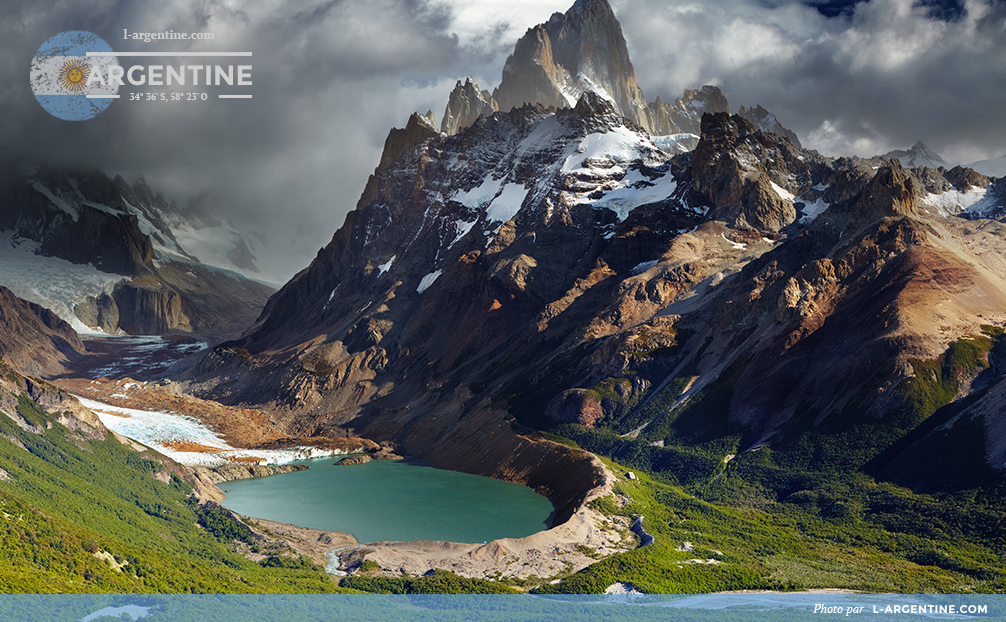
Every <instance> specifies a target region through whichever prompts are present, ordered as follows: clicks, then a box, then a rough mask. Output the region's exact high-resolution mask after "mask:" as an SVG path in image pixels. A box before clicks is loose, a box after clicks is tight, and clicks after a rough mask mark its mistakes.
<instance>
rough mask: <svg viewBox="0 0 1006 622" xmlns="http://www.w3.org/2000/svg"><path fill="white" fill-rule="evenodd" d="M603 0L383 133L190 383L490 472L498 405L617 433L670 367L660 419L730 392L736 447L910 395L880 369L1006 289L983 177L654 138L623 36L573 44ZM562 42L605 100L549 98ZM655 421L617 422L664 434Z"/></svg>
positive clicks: (729, 134)
mask: <svg viewBox="0 0 1006 622" xmlns="http://www.w3.org/2000/svg"><path fill="white" fill-rule="evenodd" d="M602 5H603V6H602ZM605 9H607V5H606V3H604V2H601V1H600V0H581V1H580V2H577V4H576V5H574V7H573V9H571V10H570V12H569V13H567V14H566V15H564V16H563V15H560V16H553V18H552V19H550V20H549V23H548V24H543V25H541V26H538V27H536V28H533V29H531V30H530V31H529V32H528V34H527V35H525V37H524V38H522V39H521V41H520V42H518V44H517V46H516V48H515V51H514V54H513V55H512V56H511V57H510V60H508V67H510V70H508V72H506V71H505V72H504V78H503V80H504V82H503V84H501V86H500V87H499V88H498V89H497V90H496V92H494V93H493V95H492V99H493V100H495V102H496V103H497V104H498V108H499V110H498V111H496V110H495V109H494V111H493V112H492V114H487V113H485V112H484V111H485V110H486V107H485V105H484V104H483V105H481V108H480V107H478V106H474V107H473V106H467V107H466V106H462V105H459V100H460V99H468V100H469V103H471V102H470V100H471V99H472V98H475V97H476V96H477V97H478V98H481V101H483V102H484V103H489V104H490V105H489V108H490V109H492V108H493V106H492V105H491V102H490V100H489V99H488V98H487V97H486V93H485V92H484V91H482V90H480V89H479V88H478V87H477V85H475V84H474V82H471V81H467V82H466V83H464V84H461V85H460V88H459V89H456V91H455V93H456V94H457V97H454V96H452V103H451V104H449V106H448V112H449V114H448V115H447V116H450V117H452V118H453V119H458V120H460V119H465V121H464V122H460V121H459V122H458V123H457V126H456V127H457V131H456V132H455V133H453V134H451V133H450V132H440V131H438V129H437V127H436V124H435V122H434V119H433V118H432V115H431V114H427V115H420V114H414V115H413V116H412V117H411V118H410V119H409V122H408V124H407V125H406V127H405V128H404V129H394V130H392V131H391V132H390V133H389V135H388V139H387V141H386V143H385V150H384V153H383V155H382V157H381V161H380V164H379V166H378V167H377V169H376V170H375V171H374V174H373V175H372V176H371V178H370V180H369V181H368V184H367V187H366V189H365V190H364V192H363V195H362V196H361V198H360V200H359V202H358V204H357V208H356V209H355V210H354V211H353V212H351V213H350V214H349V215H348V217H347V219H346V222H345V224H344V225H343V227H342V228H340V229H339V230H338V231H337V232H336V233H335V235H334V237H333V239H332V241H331V243H330V244H329V245H327V246H326V247H325V248H323V249H322V250H321V251H320V252H319V254H318V256H317V258H316V259H315V260H314V262H312V264H311V265H310V266H309V267H308V268H307V269H305V270H304V271H303V272H301V273H300V274H298V275H297V276H296V277H294V279H292V280H291V281H290V282H289V283H287V284H286V285H285V286H284V287H283V288H282V289H281V290H280V291H279V292H277V293H276V294H275V295H274V296H273V297H272V298H270V300H269V302H268V303H267V305H266V307H265V309H264V310H263V313H262V315H261V317H260V318H259V320H258V321H257V322H256V323H255V324H254V325H253V326H252V327H251V328H250V329H249V330H248V331H247V332H246V333H245V334H244V335H243V336H242V337H241V338H240V339H238V340H235V341H233V342H230V343H228V344H224V345H222V346H221V347H219V348H217V349H215V350H214V351H213V352H212V353H210V354H209V355H208V357H207V358H206V359H205V360H204V361H203V364H202V365H201V367H200V369H199V370H198V373H199V380H200V384H199V385H198V386H199V387H200V388H201V390H202V391H205V393H206V395H210V396H217V397H221V398H223V397H224V396H226V399H227V400H230V401H237V402H243V403H250V404H260V405H264V406H266V407H271V408H277V409H278V410H279V412H282V419H283V421H284V424H285V425H287V426H289V429H291V430H295V431H297V432H298V433H301V434H303V433H306V432H310V433H311V434H322V435H323V434H330V435H339V434H342V433H344V432H345V431H346V430H350V429H351V430H352V431H353V432H354V433H357V434H362V435H364V436H368V437H374V438H378V439H395V440H397V441H398V442H401V443H403V445H404V446H405V447H406V449H407V450H408V451H409V452H410V453H412V454H413V455H417V456H423V457H427V458H429V459H433V460H436V461H437V464H439V465H441V466H445V467H448V468H457V469H462V470H469V471H473V472H481V473H489V474H493V473H495V474H497V475H499V473H498V472H496V471H493V469H494V468H496V466H498V465H496V463H492V464H489V463H491V462H492V461H491V460H488V459H485V456H487V455H494V456H495V455H497V454H499V452H501V451H512V452H513V454H514V455H518V454H520V453H521V451H523V450H520V449H518V448H519V447H523V445H522V443H523V441H521V440H519V439H517V438H516V437H514V436H513V434H512V433H511V432H508V431H506V430H508V429H509V428H508V426H507V424H506V421H508V417H510V416H514V417H517V418H518V419H520V420H521V421H528V422H535V425H555V424H560V423H575V424H579V425H582V426H586V427H588V428H589V427H592V426H601V427H606V428H608V429H611V430H615V431H617V432H619V433H620V434H624V433H628V432H629V431H631V428H630V427H629V426H630V424H631V423H632V422H633V421H634V419H633V417H635V416H638V415H636V414H633V413H635V412H636V410H635V408H636V407H634V406H632V404H639V403H642V402H644V401H645V400H647V399H649V397H652V396H653V391H654V390H655V389H654V387H665V386H681V387H689V388H688V393H687V394H686V395H685V396H684V397H683V398H682V399H686V402H684V403H683V404H684V405H683V406H682V408H684V409H685V410H684V411H683V412H684V413H685V414H683V415H682V417H693V419H687V418H686V419H684V420H685V421H701V420H703V418H704V417H707V416H711V415H707V414H704V413H705V411H702V408H703V406H701V404H702V402H701V401H700V402H697V403H696V404H697V405H696V404H692V403H689V402H687V397H688V396H689V395H695V394H696V393H700V392H702V391H704V390H709V391H713V390H715V391H717V395H725V396H728V397H727V398H725V399H724V400H723V401H722V402H717V404H718V406H717V407H716V414H715V417H717V418H718V419H717V421H723V422H729V425H731V426H737V430H738V431H737V434H740V435H742V438H743V440H742V442H741V445H743V446H752V445H754V444H757V443H764V442H774V441H776V440H779V439H785V438H787V437H786V435H785V434H784V431H785V430H788V429H791V428H793V429H800V430H802V429H804V428H814V427H815V426H818V425H819V424H820V422H822V421H827V422H828V425H829V426H832V427H833V428H834V429H838V430H841V429H845V426H847V425H851V424H849V423H848V422H847V421H848V420H847V419H845V417H846V416H847V413H848V412H851V410H854V411H855V417H867V418H870V420H878V421H887V419H885V417H889V416H893V415H889V413H901V412H905V409H909V410H910V409H911V408H914V406H913V405H912V403H909V402H906V401H905V400H906V399H907V398H905V395H906V394H905V393H904V392H903V391H902V390H901V389H896V390H892V389H891V387H903V386H905V384H906V383H908V382H910V381H911V378H912V375H911V372H910V370H911V369H912V367H911V363H910V362H909V361H910V360H921V359H925V360H930V359H937V358H938V357H940V356H942V355H943V354H944V351H945V350H946V348H947V344H948V340H950V341H953V340H955V339H957V338H960V337H964V336H966V335H969V334H975V331H980V330H981V328H980V327H981V325H982V324H985V323H987V322H988V320H987V318H989V317H998V316H996V315H995V314H996V313H1000V314H1001V312H1002V311H1001V310H1002V309H1004V308H1006V295H1004V294H1003V292H1004V291H1006V281H1004V277H1003V276H1002V275H1003V270H1002V267H1003V263H1002V256H1003V251H1004V248H1003V244H1002V238H1001V236H1000V234H1001V232H1002V231H1003V230H1002V224H1001V223H999V222H998V221H995V220H989V218H990V217H995V216H998V215H999V214H1001V210H1002V205H1003V201H1002V200H1001V199H1000V198H999V197H1000V196H1003V195H1002V194H1001V193H1000V192H999V190H998V188H997V187H996V186H994V185H993V186H990V180H989V179H988V178H987V177H984V176H982V175H979V174H977V173H975V172H974V171H972V170H969V169H963V168H960V167H957V168H954V169H951V170H949V171H948V170H946V169H945V168H943V169H936V168H933V167H929V168H926V169H921V168H906V167H905V165H903V164H902V161H901V158H902V157H906V158H907V162H908V164H909V165H915V166H918V165H920V164H922V163H923V162H929V163H930V164H935V163H936V158H937V156H935V155H933V154H931V153H930V152H928V150H927V149H925V148H924V146H922V145H917V146H916V148H913V149H914V151H911V152H906V154H905V155H904V156H899V155H897V154H894V155H891V156H890V157H891V160H890V161H886V162H884V161H879V160H876V159H872V160H863V159H858V158H838V159H831V158H826V157H823V156H821V155H820V154H818V153H816V152H813V151H809V150H804V149H801V148H799V147H798V146H797V145H796V144H795V143H794V142H793V140H792V139H790V138H785V137H783V136H781V135H780V132H779V130H778V128H776V127H775V126H774V125H773V126H772V128H771V129H772V131H770V132H768V131H765V128H760V127H758V126H756V125H755V124H753V123H752V122H751V121H749V120H748V119H746V118H744V117H742V116H739V115H735V116H730V115H729V114H727V113H726V112H716V113H708V112H707V113H702V114H700V115H699V119H700V123H699V124H698V125H697V126H695V128H694V131H695V134H696V135H692V134H690V133H687V134H680V133H679V134H676V135H675V134H672V135H656V136H654V135H651V133H650V132H648V131H647V130H646V126H643V124H642V123H639V122H638V121H637V119H639V118H641V117H639V116H638V114H637V115H636V116H635V117H633V116H631V115H630V114H629V113H626V112H625V111H624V110H623V109H622V103H620V98H621V97H623V96H626V97H630V99H631V97H635V96H634V95H631V94H632V93H634V92H635V91H634V90H633V89H632V88H631V85H632V84H633V83H634V78H633V79H632V80H629V78H630V77H631V73H630V72H629V68H630V67H631V65H630V64H629V63H628V58H627V56H626V57H625V58H621V56H620V54H621V50H622V48H621V47H619V46H615V45H603V46H596V45H594V43H593V42H596V40H597V39H596V36H599V35H598V33H604V32H607V33H608V34H609V35H610V37H609V39H607V41H609V42H610V41H613V40H617V39H618V37H614V35H613V34H611V33H614V32H616V30H615V29H614V28H612V27H610V24H607V25H603V22H604V20H603V19H601V18H600V17H598V16H604V15H606V12H605ZM607 12H610V9H607ZM588 17H589V19H588ZM605 19H607V18H605ZM591 20H600V21H591ZM615 23H616V24H617V22H615ZM602 25H603V27H602ZM574 26H576V27H575V28H574ZM577 28H579V30H578V31H577ZM573 32H580V33H581V35H582V36H583V33H591V34H590V37H591V38H590V41H589V42H582V41H581V42H580V44H579V45H576V44H574V42H572V40H571V39H563V38H562V37H563V35H562V33H573ZM617 32H618V33H619V34H620V30H619V31H617ZM565 36H572V35H569V34H567V35H565ZM557 41H559V43H557ZM528 46H530V49H525V48H527V47H528ZM557 49H563V50H574V51H577V53H578V54H579V53H582V54H584V56H575V55H573V54H572V52H568V51H563V52H562V53H561V54H560V53H558V52H557V51H556V50H557ZM546 50H551V51H552V54H551V56H548V55H545V54H544V53H543V52H544V51H546ZM548 58H551V59H552V61H554V62H551V64H549V63H546V62H545V60H546V59H548ZM569 58H576V59H577V60H576V63H577V64H576V65H575V66H576V67H586V66H588V65H589V66H591V67H593V68H594V72H595V73H593V74H591V76H592V77H590V79H591V82H592V83H593V84H594V85H599V86H600V87H602V88H603V90H604V91H605V93H600V92H599V91H598V89H595V88H593V87H591V88H586V89H583V90H582V92H580V93H579V96H578V99H577V100H576V103H575V105H573V106H567V105H561V104H563V101H565V102H566V103H569V100H568V99H566V97H567V95H569V93H564V92H563V91H562V89H559V88H558V87H557V86H556V85H557V84H559V82H556V81H557V80H560V81H561V79H564V78H563V76H565V75H567V74H568V75H570V76H572V75H577V74H574V73H573V72H571V71H570V67H573V66H574V64H573V61H571V60H568V59H569ZM557 59H558V60H557ZM562 59H567V60H566V61H565V62H566V64H562V62H560V61H562ZM588 61H589V62H588ZM527 63H531V65H533V66H534V67H538V69H537V73H535V70H533V69H534V67H531V66H528V65H527ZM516 67H523V69H521V70H520V71H519V72H517V71H516V69H515V68H516ZM600 67H608V68H609V71H608V73H605V72H603V71H601V70H600V69H598V68H600ZM614 67H620V68H621V69H620V71H622V73H621V74H617V75H616V74H615V73H613V71H612V70H611V68H614ZM563 72H566V73H563ZM581 73H582V72H581ZM605 76H607V77H605ZM525 78H526V80H525ZM616 78H617V79H616ZM520 80H525V81H524V82H520ZM616 83H617V85H616ZM564 84H566V85H567V86H569V84H571V83H569V82H567V83H564ZM584 84H585V82H584ZM547 85H552V87H556V88H555V89H554V91H549V90H548V89H546V88H544V87H545V86H547ZM518 87H519V88H518ZM532 87H533V89H537V90H536V91H535V92H540V93H542V99H543V100H544V101H539V102H537V103H535V104H527V105H521V106H519V107H516V108H512V109H509V110H508V105H509V103H510V102H511V101H517V99H519V98H517V99H515V100H508V99H507V97H509V96H504V95H505V94H506V93H507V92H510V93H516V92H523V93H528V94H530V93H531V92H532V90H531V89H532ZM521 89H524V90H521ZM706 93H707V95H709V96H710V97H712V96H713V95H715V93H713V92H712V91H711V90H709V91H706ZM627 94H628V95H627ZM560 97H561V98H563V99H557V98H560ZM685 99H687V97H686V98H685ZM700 99H701V98H698V97H696V96H694V95H693V96H691V100H690V101H693V102H695V101H699V100H700ZM626 101H629V100H626ZM633 101H638V100H633ZM721 103H722V106H718V107H720V108H722V109H726V108H727V105H726V102H725V101H723V102H721ZM557 104H559V105H557ZM700 108H701V107H700V106H696V107H693V108H692V110H693V111H694V112H698V110H699V109H700ZM474 110H481V111H483V112H479V116H475V115H474V113H473V112H472V111H474ZM755 110H756V111H757V110H758V109H755ZM451 111H455V112H451ZM461 111H467V112H461ZM473 116H474V117H475V118H474V119H472V117H473ZM760 118H766V119H767V115H760ZM469 121H470V122H471V124H470V125H467V123H468V122H469ZM452 123H453V122H452ZM650 127H652V126H650ZM693 146H694V148H692V147H693ZM977 221H981V223H982V224H981V226H977V225H975V224H974V223H975V222H977ZM986 248H988V249H995V250H994V252H985V251H983V250H982V249H986ZM937 303H938V304H937ZM933 326H939V327H940V331H939V332H934V331H933ZM685 370H688V371H687V373H686V372H685ZM962 373H963V372H962ZM674 383H679V384H678V385H676V384H674ZM605 387H607V388H605ZM612 387H618V390H617V391H614V390H613V389H612ZM612 391H614V393H613V392H612ZM598 396H606V397H604V399H601V398H600V397H598ZM729 396H733V397H729ZM668 403H670V402H668ZM503 404H506V408H508V409H509V410H505V409H504V406H503ZM693 406H694V407H695V408H698V409H699V410H697V411H694V412H693V411H691V410H687V409H688V408H691V407H693ZM688 413H691V414H688ZM855 420H856V421H858V420H859V419H855ZM644 423H645V421H638V422H636V423H635V424H632V425H641V424H644ZM696 425H699V424H696ZM724 425H726V424H725V423H724ZM891 425H894V426H895V427H896V426H897V425H901V424H900V423H895V422H892V423H891ZM801 426H803V427H801ZM660 429H661V430H665V432H666V429H665V428H660ZM731 429H733V428H731ZM899 429H900V428H899ZM636 433H637V434H639V432H638V431H636ZM709 433H710V434H714V432H711V431H710V432H709ZM659 434H661V433H660V432H658V431H656V430H654V431H650V432H645V431H644V432H643V433H642V436H641V438H644V437H645V438H646V439H647V440H648V441H652V442H653V443H661V442H665V441H666V442H667V443H670V442H672V441H671V440H668V439H671V438H672V437H671V436H659ZM779 442H782V441H779ZM906 442H907V441H906ZM501 448H503V449H501ZM522 455H523V454H522ZM500 459H501V460H503V459H502V458H500ZM486 460H488V462H486ZM504 462H505V460H504ZM494 465H495V466H494ZM501 468H502V467H501ZM522 468H523V467H522ZM527 468H529V469H531V471H533V472H534V473H536V474H537V475H535V477H541V478H542V479H541V481H542V482H550V483H549V484H547V485H549V486H551V485H554V484H555V481H554V476H551V475H547V474H545V473H544V472H541V473H539V472H538V471H535V470H534V469H533V468H532V467H527ZM542 485H543V486H545V485H546V484H544V483H543V484H542Z"/></svg>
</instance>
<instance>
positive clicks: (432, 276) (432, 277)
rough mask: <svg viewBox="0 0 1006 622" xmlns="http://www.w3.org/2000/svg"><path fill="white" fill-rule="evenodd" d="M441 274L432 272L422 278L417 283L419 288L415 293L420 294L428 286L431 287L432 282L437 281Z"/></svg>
mask: <svg viewBox="0 0 1006 622" xmlns="http://www.w3.org/2000/svg"><path fill="white" fill-rule="evenodd" d="M443 273H444V271H443V270H434V271H433V272H430V273H429V274H427V275H426V276H424V277H423V279H422V280H421V281H419V287H417V288H416V293H417V294H422V293H423V292H425V291H426V290H428V289H429V288H430V286H431V285H433V283H434V281H436V280H437V279H439V278H440V275H441V274H443Z"/></svg>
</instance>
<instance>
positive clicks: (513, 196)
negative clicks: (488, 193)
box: [486, 184, 527, 223]
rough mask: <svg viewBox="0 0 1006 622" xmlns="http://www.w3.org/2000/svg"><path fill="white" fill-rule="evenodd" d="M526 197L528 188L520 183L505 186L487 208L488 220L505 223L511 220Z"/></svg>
mask: <svg viewBox="0 0 1006 622" xmlns="http://www.w3.org/2000/svg"><path fill="white" fill-rule="evenodd" d="M526 197H527V188H525V187H524V186H522V185H520V184H507V185H505V186H503V188H502V189H501V190H500V192H499V194H498V195H496V198H494V199H493V200H492V202H491V203H490V204H489V208H488V209H487V210H486V222H487V223H488V222H498V223H504V222H506V221H508V220H510V219H511V218H513V217H514V216H516V215H517V212H519V211H520V208H521V205H522V204H523V203H524V199H525V198H526Z"/></svg>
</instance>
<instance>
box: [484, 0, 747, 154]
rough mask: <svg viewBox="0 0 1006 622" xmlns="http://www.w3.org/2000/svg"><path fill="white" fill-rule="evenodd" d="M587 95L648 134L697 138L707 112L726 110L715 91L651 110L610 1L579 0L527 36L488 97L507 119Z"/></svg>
mask: <svg viewBox="0 0 1006 622" xmlns="http://www.w3.org/2000/svg"><path fill="white" fill-rule="evenodd" d="M586 92H592V93H596V94H597V95H599V96H601V97H602V98H604V99H607V100H608V101H610V102H611V103H612V104H613V105H614V107H615V110H617V111H618V112H619V113H620V114H621V115H623V116H624V117H626V118H628V119H630V120H631V121H633V122H634V123H635V124H636V125H638V126H639V127H641V128H643V129H644V130H646V131H647V132H649V133H650V134H653V135H671V134H695V135H697V134H698V133H699V124H700V121H701V119H702V115H703V114H704V113H706V112H727V111H728V110H729V106H728V104H727V100H726V98H725V97H724V96H723V93H722V92H720V90H719V88H717V87H715V86H704V87H702V88H701V89H697V90H689V91H686V92H685V94H684V95H683V96H682V97H680V98H678V99H677V100H676V101H675V102H674V103H673V104H666V103H664V102H663V101H661V100H660V98H659V97H658V98H657V99H656V100H654V102H652V103H649V104H648V103H647V102H646V98H645V96H644V95H643V91H642V90H641V89H640V88H639V85H638V84H637V82H636V74H635V70H634V69H633V68H632V61H631V60H630V59H629V52H628V48H627V47H626V45H625V37H623V36H622V27H621V26H620V25H619V23H618V20H617V19H615V14H614V13H613V12H612V10H611V7H610V6H609V5H608V2H607V0H578V1H577V3H576V4H574V5H573V7H572V8H571V9H570V10H569V11H567V12H566V13H565V14H562V13H555V14H553V15H552V17H551V18H550V19H549V20H548V22H546V23H544V24H539V25H537V26H535V27H533V28H530V29H528V31H527V33H526V34H525V35H524V36H523V37H522V38H521V39H520V41H518V42H517V45H516V46H515V47H514V51H513V54H511V55H510V57H509V58H507V61H506V65H505V66H504V67H503V79H502V81H501V82H500V85H499V86H498V87H497V88H496V90H495V91H494V92H493V98H494V99H495V101H496V102H497V103H498V109H499V110H501V111H504V112H505V111H508V110H511V109H512V108H515V107H518V106H521V105H523V104H524V103H539V104H542V105H543V106H555V107H556V108H569V107H572V106H574V105H575V104H576V102H577V101H578V100H579V98H580V95H582V94H583V93H586Z"/></svg>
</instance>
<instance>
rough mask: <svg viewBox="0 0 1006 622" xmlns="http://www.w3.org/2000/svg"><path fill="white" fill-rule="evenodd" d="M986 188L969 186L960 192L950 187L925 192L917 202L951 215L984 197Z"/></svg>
mask: <svg viewBox="0 0 1006 622" xmlns="http://www.w3.org/2000/svg"><path fill="white" fill-rule="evenodd" d="M986 193H987V188H977V187H971V188H968V189H967V190H965V191H964V192H961V191H959V190H957V189H951V190H948V191H947V192H943V193H940V194H933V193H931V192H930V193H927V194H926V195H925V196H922V197H921V198H920V199H919V204H920V205H921V206H923V207H928V208H931V209H935V210H936V211H937V212H938V213H940V214H942V215H944V216H953V215H955V214H959V213H960V212H964V211H968V208H970V207H971V206H973V205H975V204H976V203H978V202H980V201H981V200H982V199H984V198H985V195H986Z"/></svg>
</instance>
